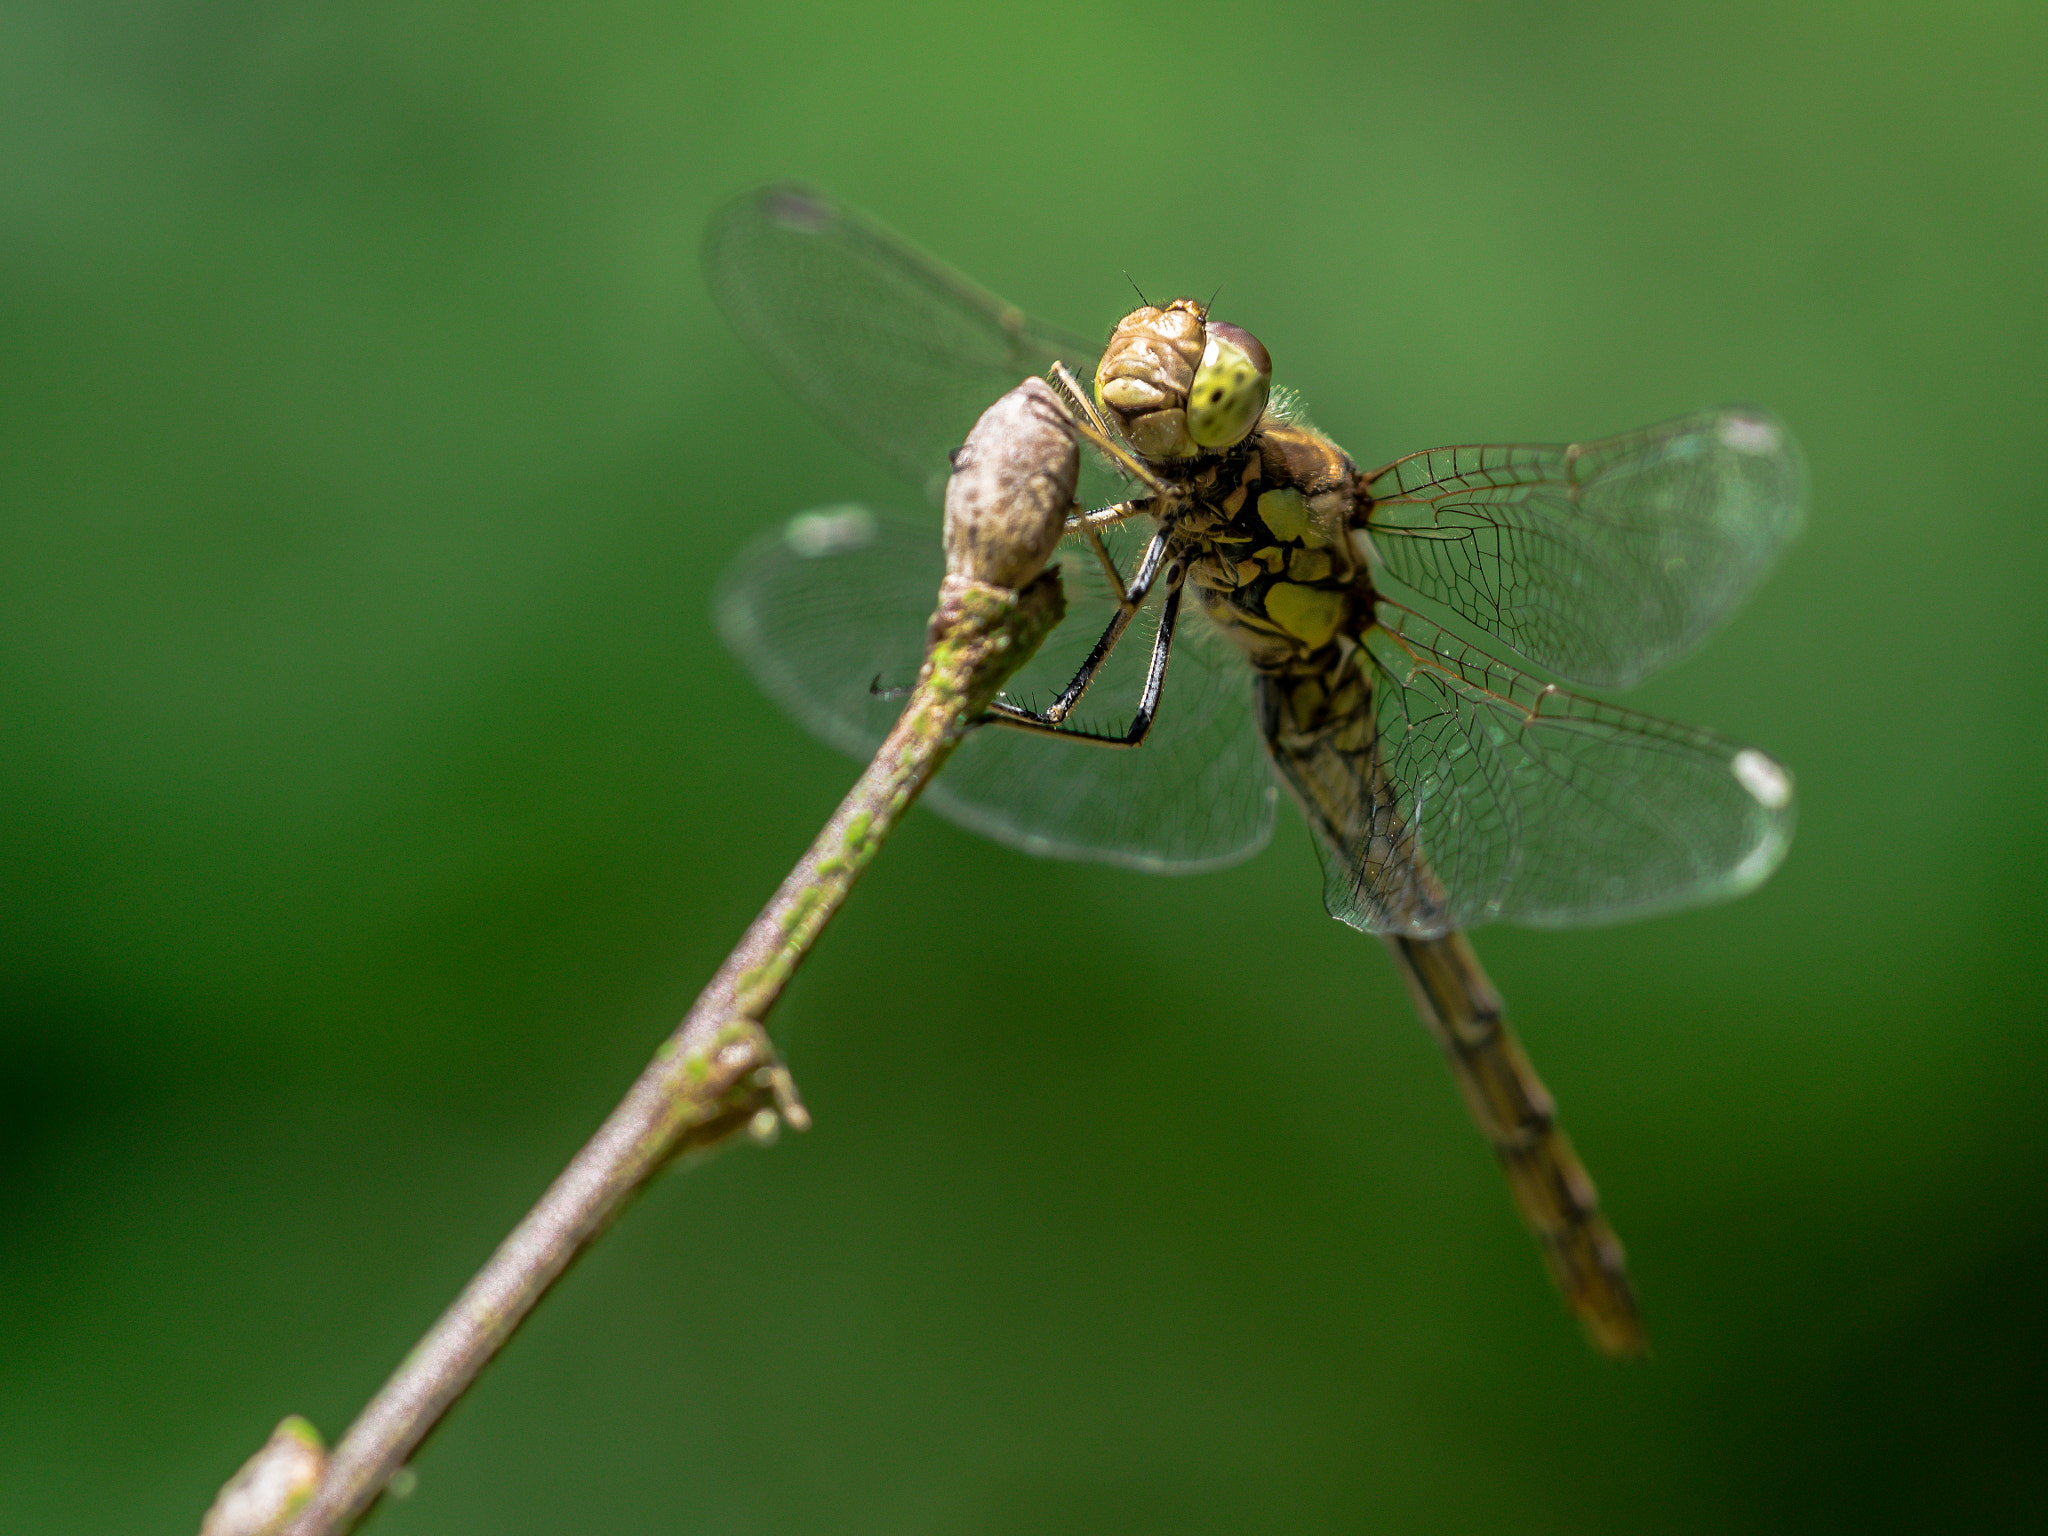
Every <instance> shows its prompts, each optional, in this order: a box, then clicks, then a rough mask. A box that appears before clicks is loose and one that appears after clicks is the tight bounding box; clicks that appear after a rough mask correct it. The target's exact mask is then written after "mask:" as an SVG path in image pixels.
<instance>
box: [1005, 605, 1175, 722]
mask: <svg viewBox="0 0 2048 1536" xmlns="http://www.w3.org/2000/svg"><path fill="white" fill-rule="evenodd" d="M1167 581H1168V586H1167V590H1166V602H1165V603H1164V604H1163V605H1162V606H1161V608H1160V610H1159V633H1158V635H1156V636H1155V637H1154V638H1153V641H1152V664H1151V666H1150V667H1148V668H1147V669H1146V672H1145V691H1144V692H1143V693H1142V694H1140V695H1139V696H1138V709H1137V713H1136V714H1134V715H1133V716H1132V717H1131V723H1130V725H1129V727H1128V728H1127V729H1126V730H1125V731H1124V733H1123V734H1122V735H1120V736H1112V735H1109V734H1107V733H1106V732H1101V731H1084V730H1081V729H1079V728H1078V727H1073V726H1068V725H1064V724H1062V723H1061V722H1062V721H1064V720H1065V719H1066V710H1061V712H1060V714H1059V715H1058V716H1057V717H1055V716H1054V715H1053V712H1052V709H1051V708H1048V709H1047V710H1046V711H1045V713H1043V714H1037V713H1034V712H1033V711H1031V710H1028V709H1020V708H1018V707H1017V706H1016V705H1014V704H1002V703H997V704H993V705H991V706H990V707H989V712H988V713H987V714H986V715H984V716H983V717H982V719H983V721H984V722H985V723H987V724H989V725H1004V726H1008V727H1010V728H1011V729H1012V730H1018V731H1035V732H1037V733H1039V734H1040V735H1045V736H1058V737H1060V738H1061V739H1062V740H1065V741H1086V742H1092V743H1094V744H1095V745H1097V746H1103V747H1136V746H1142V745H1143V744H1144V741H1145V737H1146V735H1147V734H1148V733H1150V731H1151V729H1152V721H1153V718H1154V717H1155V716H1156V715H1157V714H1158V712H1159V696H1160V694H1161V693H1162V692H1164V691H1165V688H1166V659H1167V657H1168V656H1169V655H1170V654H1171V653H1172V650H1173V630H1174V625H1175V624H1176V623H1177V622H1178V620H1179V618H1180V597H1181V590H1182V589H1181V571H1180V568H1179V567H1178V566H1176V567H1174V568H1173V569H1172V570H1171V571H1169V572H1168V573H1167ZM1119 620H1121V621H1122V622H1121V623H1120V622H1119ZM1128 623H1129V620H1128V619H1127V618H1125V617H1124V614H1123V612H1122V611H1121V610H1119V613H1118V616H1117V618H1116V619H1112V620H1111V621H1110V628H1109V629H1108V630H1105V631H1103V637H1102V639H1101V640H1099V641H1097V642H1096V647H1095V649H1096V651H1097V652H1098V653H1103V654H1106V653H1107V647H1108V646H1111V645H1114V644H1115V643H1116V642H1115V640H1114V638H1113V637H1112V631H1113V632H1114V633H1115V634H1121V633H1122V632H1123V626H1124V625H1125V624H1128ZM1099 660H1100V656H1099V655H1091V656H1090V657H1089V659H1088V661H1087V662H1086V663H1084V664H1083V667H1082V671H1083V672H1084V673H1085V672H1089V671H1091V669H1092V667H1093V666H1094V665H1095V664H1096V663H1097V662H1098V661H1099ZM1086 688H1087V682H1086V681H1085V680H1084V678H1083V677H1082V675H1081V674H1078V673H1077V674H1076V675H1075V679H1074V681H1073V682H1072V683H1069V684H1068V685H1067V693H1065V694H1062V695H1061V696H1060V698H1061V699H1063V700H1067V707H1068V709H1071V708H1072V707H1073V705H1072V700H1071V699H1068V698H1067V695H1068V694H1072V695H1073V697H1074V698H1079V697H1080V695H1081V692H1082V691H1084V690H1085V689H1086ZM1057 706H1058V701H1055V704H1054V707H1055V708H1056V707H1057Z"/></svg>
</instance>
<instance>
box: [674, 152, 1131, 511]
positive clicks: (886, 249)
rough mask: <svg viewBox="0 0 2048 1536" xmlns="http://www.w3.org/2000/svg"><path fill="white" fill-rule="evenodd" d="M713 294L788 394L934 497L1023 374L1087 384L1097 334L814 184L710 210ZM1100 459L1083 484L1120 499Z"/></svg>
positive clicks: (1098, 349)
mask: <svg viewBox="0 0 2048 1536" xmlns="http://www.w3.org/2000/svg"><path fill="white" fill-rule="evenodd" d="M704 270H705V277H706V279H707V281H708V282H709V284H710V287H711V292H712V296H713V297H714V298H716V299H717V300H718V303H719V307H720V308H722V309H723V310H724V311H725V314H726V318H727V319H728V320H730V321H731V322H732V326H733V329H734V330H736V331H738V332H739V334H740V336H741V337H742V338H743V339H745V341H746V342H747V344H748V345H749V346H751V347H752V348H753V349H754V351H755V353H756V354H757V355H758V356H759V357H760V359H761V361H762V362H763V363H765V364H766V365H767V366H768V369H769V371H770V372H772V373H774V374H775V375H776V377H777V378H779V379H780V380H781V381H782V382H783V383H784V384H785V385H787V386H788V388H789V390H790V392H791V393H793V394H794V395H795V396H796V397H797V398H798V399H800V400H802V401H803V402H804V404H806V405H807V406H809V407H810V408H811V409H812V410H813V411H815V412H816V413H817V414H818V415H819V416H820V417H822V418H823V419H824V420H826V421H827V422H829V423H831V424H832V425H833V426H835V427H837V428H838V429H839V430H840V431H841V432H842V433H843V434H844V435H845V436H846V437H847V438H849V439H850V440H852V441H853V442H854V443H856V444H858V445H859V446H860V447H861V448H863V449H865V450H866V451H867V452H868V453H870V454H871V455H873V456H874V457H875V458H876V459H877V460H879V461H880V462H881V463H884V464H887V465H890V466H892V467H894V468H895V469H897V470H899V471H901V472H902V473H903V474H904V475H906V476H907V477H908V478H909V480H910V482H911V484H913V485H915V486H916V487H917V488H918V489H919V490H920V491H921V492H923V493H924V494H925V495H926V496H928V497H929V498H930V499H931V500H933V501H935V502H936V501H938V500H940V499H941V498H942V497H943V495H944V493H945V487H946V476H947V474H948V473H949V472H950V471H949V466H948V464H947V455H948V454H950V453H951V452H952V451H953V449H955V448H957V447H959V446H960V444H961V442H962V441H964V440H965V438H966V436H967V430H968V428H970V427H972V426H973V425H974V422H975V418H976V417H978V416H979V415H980V414H981V413H982V412H983V411H984V410H986V409H987V408H988V406H989V405H990V404H991V403H992V402H993V401H994V400H995V399H996V397H997V396H999V395H1001V394H1003V393H1004V392H1005V391H1006V390H1009V389H1011V388H1014V387H1015V386H1016V384H1017V383H1018V382H1019V381H1020V380H1021V379H1023V378H1025V377H1026V376H1027V375H1031V374H1041V375H1042V374H1044V373H1045V372H1046V371H1047V370H1048V369H1049V368H1051V367H1052V365H1053V363H1054V362H1056V361H1057V362H1063V363H1065V364H1066V365H1067V367H1068V368H1069V369H1071V370H1072V371H1073V373H1074V375H1075V376H1076V377H1077V378H1078V379H1080V380H1081V381H1083V382H1084V383H1085V382H1086V381H1087V380H1089V379H1091V378H1093V377H1094V374H1095V365H1096V363H1097V362H1098V361H1099V360H1100V358H1101V356H1102V346H1103V344H1102V342H1101V341H1099V340H1098V341H1089V340H1088V339H1087V338H1086V337H1082V336H1076V335H1073V334H1071V333H1069V332H1066V331H1062V330H1059V329H1058V328H1056V327H1054V326H1049V325H1045V324H1042V323H1041V322H1039V321H1036V320H1033V319H1031V318H1029V317H1028V316H1026V315H1024V314H1023V313H1021V312H1020V311H1019V310H1017V309H1015V308H1014V307H1012V306H1011V305H1008V304H1005V303H1004V302H1003V301H1002V300H1001V299H998V298H997V297H995V295H993V294H991V293H988V292H986V291H984V290H983V289H981V288H978V287H976V286H975V285H974V284H973V283H971V282H969V281H968V280H967V279H966V278H964V277H962V276H960V275H959V274H958V273H956V272H954V271H952V270H951V269H949V268H947V267H945V266H942V265H941V264H940V263H938V262H937V261H935V260H933V259H932V258H931V257H929V256H927V255H925V254H924V253H923V252H921V251H918V250H916V249H914V248H913V247H911V246H910V245H908V244H906V243H905V242H904V241H902V240H900V239H898V238H897V237H896V236H895V235H893V234H891V233H890V232H889V231H888V230H886V229H884V228H882V227H881V226H880V225H879V224H876V223H874V222H872V221H871V220H869V219H867V218H865V217H864V216H862V215H861V214H859V213H857V212H856V211H854V210H853V209H851V208H846V207H843V206H841V205H840V204H838V203H835V202H833V201H831V200H830V199H829V198H826V197H824V196H822V195H821V194H819V193H816V192H811V191H808V190H806V189H803V188H800V187H789V186H779V187H764V188H762V189H761V190H759V191H757V192H753V193H750V194H749V195H747V196H746V197H743V198H740V199H739V200H738V201H736V202H734V203H731V204H729V205H728V206H726V207H725V208H723V209H721V210H720V211H719V212H718V213H717V214H716V215H715V216H714V217H713V219H712V221H711V226H710V228H709V230H708V231H707V232H706V234H705V240H704ZM1119 486H1120V483H1119V482H1116V481H1114V480H1113V479H1112V478H1111V477H1109V476H1108V474H1107V472H1106V471H1105V470H1103V469H1101V468H1100V467H1099V466H1091V467H1090V472H1088V473H1086V474H1084V480H1083V494H1084V496H1085V497H1089V498H1095V499H1098V500H1099V501H1102V502H1108V501H1113V500H1116V499H1118V497H1119V496H1120V495H1121V490H1120V488H1119Z"/></svg>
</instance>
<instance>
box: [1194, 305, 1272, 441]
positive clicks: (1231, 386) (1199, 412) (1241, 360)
mask: <svg viewBox="0 0 2048 1536" xmlns="http://www.w3.org/2000/svg"><path fill="white" fill-rule="evenodd" d="M1272 387H1273V360H1272V358H1270V357H1268V356H1267V355H1266V349H1265V348H1264V347H1262V346H1261V345H1259V338H1258V337H1256V336H1254V335H1253V334H1252V333H1251V332H1250V331H1247V330H1241V329H1239V328H1238V327H1237V326H1234V325H1212V326H1210V327H1209V343H1208V346H1207V347H1206V348H1204V349H1203V352H1202V366H1201V367H1199V368H1197V369H1196V370H1195V382H1194V385H1193V386H1192V387H1191V388H1190V389H1189V390H1188V436H1189V437H1192V438H1193V439H1194V440H1195V441H1196V442H1197V443H1199V444H1201V446H1202V447H1204V448H1228V447H1230V446H1231V444H1233V443H1239V442H1242V441H1244V438H1245V434H1246V433H1248V432H1250V431H1251V429H1252V428H1253V427H1255V426H1257V425H1258V424H1259V417H1260V416H1262V415H1264V414H1265V410H1266V396H1267V394H1268V393H1270V392H1271V390H1272Z"/></svg>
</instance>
